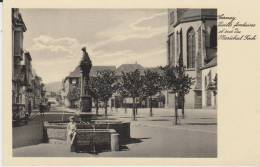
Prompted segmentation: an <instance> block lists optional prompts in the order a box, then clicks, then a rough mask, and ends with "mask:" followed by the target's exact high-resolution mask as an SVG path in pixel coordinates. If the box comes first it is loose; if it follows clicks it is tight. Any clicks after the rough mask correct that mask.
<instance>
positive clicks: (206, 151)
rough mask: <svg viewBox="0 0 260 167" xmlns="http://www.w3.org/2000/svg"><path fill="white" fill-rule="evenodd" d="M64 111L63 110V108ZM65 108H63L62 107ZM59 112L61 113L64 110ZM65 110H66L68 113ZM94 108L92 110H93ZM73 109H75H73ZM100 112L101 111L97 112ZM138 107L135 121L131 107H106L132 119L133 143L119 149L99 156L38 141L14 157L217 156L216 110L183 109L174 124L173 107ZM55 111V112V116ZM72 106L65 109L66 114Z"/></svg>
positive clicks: (50, 115) (113, 114)
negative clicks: (178, 121) (126, 109)
mask: <svg viewBox="0 0 260 167" xmlns="http://www.w3.org/2000/svg"><path fill="white" fill-rule="evenodd" d="M59 109H62V108H59ZM62 110H63V109H62ZM63 111H65V110H63ZM63 111H62V112H63ZM67 111H68V112H67ZM93 111H95V110H94V109H93ZM62 112H60V111H51V112H50V113H47V114H46V115H48V118H49V119H53V117H57V116H59V115H61V113H62ZM74 112H75V111H74ZM99 113H100V114H103V113H104V110H103V109H101V110H100V111H99ZM153 113H154V116H153V117H150V116H149V109H139V110H138V115H137V121H132V110H130V109H128V111H127V113H125V111H124V109H118V111H115V109H114V110H113V111H110V110H108V114H109V115H108V118H111V119H119V120H122V121H131V138H132V142H130V143H128V144H126V145H124V146H122V149H121V150H120V151H119V152H102V153H99V154H98V155H92V154H88V153H71V152H70V151H69V149H68V148H67V147H66V146H65V145H61V144H44V143H41V144H37V145H31V146H26V147H20V148H15V149H14V150H13V155H14V156H15V157H93V156H97V157H216V156H217V112H216V111H214V110H188V109H187V110H186V112H185V115H186V117H185V119H180V122H181V124H180V125H177V126H175V125H173V119H174V113H173V109H154V112H153ZM55 114H56V115H55ZM70 114H73V109H67V110H66V116H69V115H70Z"/></svg>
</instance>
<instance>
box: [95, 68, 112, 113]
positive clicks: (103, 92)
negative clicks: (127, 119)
mask: <svg viewBox="0 0 260 167" xmlns="http://www.w3.org/2000/svg"><path fill="white" fill-rule="evenodd" d="M116 80H117V78H116V76H115V73H114V71H111V70H102V71H98V72H97V77H96V88H97V92H98V98H99V99H100V100H101V101H102V102H104V104H105V116H106V118H107V104H108V100H109V99H110V98H111V97H112V95H113V93H114V92H115V91H116Z"/></svg>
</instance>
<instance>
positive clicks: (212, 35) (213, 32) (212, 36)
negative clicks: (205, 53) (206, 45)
mask: <svg viewBox="0 0 260 167" xmlns="http://www.w3.org/2000/svg"><path fill="white" fill-rule="evenodd" d="M210 47H211V48H217V26H213V27H212V29H211V31H210Z"/></svg>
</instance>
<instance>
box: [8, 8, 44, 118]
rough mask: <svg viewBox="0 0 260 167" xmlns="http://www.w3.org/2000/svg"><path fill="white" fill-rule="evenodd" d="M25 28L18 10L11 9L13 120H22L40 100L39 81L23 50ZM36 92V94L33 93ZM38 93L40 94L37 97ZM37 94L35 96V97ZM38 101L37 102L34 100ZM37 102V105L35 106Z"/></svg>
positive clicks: (29, 56) (28, 54)
mask: <svg viewBox="0 0 260 167" xmlns="http://www.w3.org/2000/svg"><path fill="white" fill-rule="evenodd" d="M26 30H27V28H26V26H25V23H24V21H23V19H22V15H21V13H20V12H19V9H12V111H13V120H19V119H21V118H24V117H25V116H26V114H28V113H29V115H30V113H31V111H32V109H33V108H34V107H35V106H36V105H38V104H39V101H40V100H39V98H42V94H41V93H42V89H43V87H42V86H39V85H41V80H40V78H39V77H38V78H37V76H36V77H35V76H34V74H33V70H32V64H31V62H32V57H31V55H30V53H29V52H27V51H25V49H24V48H23V38H24V34H23V33H24V32H26ZM35 91H36V92H38V93H35ZM39 92H41V93H40V94H41V95H40V97H39ZM36 94H37V95H36ZM35 96H37V98H35ZM35 99H38V100H35ZM36 101H37V104H36Z"/></svg>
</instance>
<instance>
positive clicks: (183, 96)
mask: <svg viewBox="0 0 260 167" xmlns="http://www.w3.org/2000/svg"><path fill="white" fill-rule="evenodd" d="M184 103H185V101H184V96H182V111H181V113H182V118H183V119H184V117H185V116H184Z"/></svg>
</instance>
